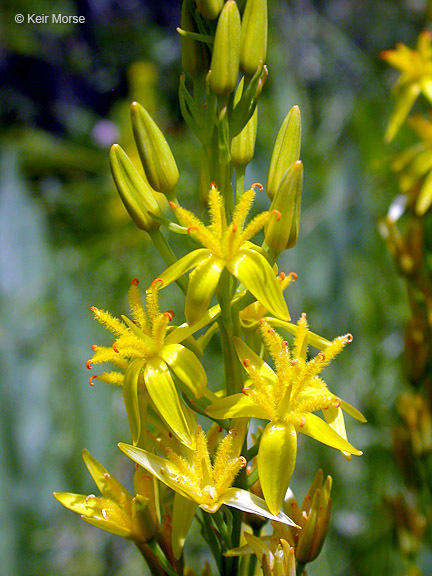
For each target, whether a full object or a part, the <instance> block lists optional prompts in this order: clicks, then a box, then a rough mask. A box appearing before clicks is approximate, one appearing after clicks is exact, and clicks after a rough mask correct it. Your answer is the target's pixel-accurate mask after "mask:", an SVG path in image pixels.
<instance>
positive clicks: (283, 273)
mask: <svg viewBox="0 0 432 576" xmlns="http://www.w3.org/2000/svg"><path fill="white" fill-rule="evenodd" d="M279 280H285V272H281V273H280V274H279Z"/></svg>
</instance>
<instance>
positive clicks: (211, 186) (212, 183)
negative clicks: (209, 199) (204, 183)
mask: <svg viewBox="0 0 432 576" xmlns="http://www.w3.org/2000/svg"><path fill="white" fill-rule="evenodd" d="M210 188H213V190H214V189H216V188H217V186H216V182H210Z"/></svg>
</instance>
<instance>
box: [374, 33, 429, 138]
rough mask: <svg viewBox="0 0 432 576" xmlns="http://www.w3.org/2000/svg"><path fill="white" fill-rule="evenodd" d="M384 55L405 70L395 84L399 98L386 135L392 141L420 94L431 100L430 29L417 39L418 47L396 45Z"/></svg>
mask: <svg viewBox="0 0 432 576" xmlns="http://www.w3.org/2000/svg"><path fill="white" fill-rule="evenodd" d="M381 57H382V58H383V59H384V60H386V61H387V62H388V63H389V64H390V65H391V66H393V67H394V68H397V69H398V70H400V71H401V72H402V74H401V75H400V77H399V79H398V81H397V83H396V86H395V92H396V94H397V101H396V106H395V109H394V110H393V113H392V115H391V118H390V121H389V124H388V127H387V131H386V135H385V138H386V140H387V141H391V140H393V138H394V136H395V135H396V133H397V131H398V130H399V128H400V127H401V125H402V124H403V122H404V120H405V118H406V117H407V115H408V113H409V111H410V110H411V108H412V106H413V104H414V102H415V101H416V99H417V97H418V96H419V94H420V93H422V94H423V95H424V96H425V97H426V98H427V99H428V100H429V101H430V102H432V47H431V35H430V32H428V31H427V30H425V31H423V32H421V34H419V36H418V39H417V49H416V50H412V49H411V48H408V46H405V44H401V43H400V44H397V46H396V48H395V49H394V50H385V51H384V52H382V53H381Z"/></svg>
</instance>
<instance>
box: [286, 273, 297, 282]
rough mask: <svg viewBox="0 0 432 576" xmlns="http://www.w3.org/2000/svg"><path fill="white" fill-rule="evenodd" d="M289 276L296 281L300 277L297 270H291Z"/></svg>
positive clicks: (292, 280)
mask: <svg viewBox="0 0 432 576" xmlns="http://www.w3.org/2000/svg"><path fill="white" fill-rule="evenodd" d="M288 276H289V277H290V278H291V282H295V281H296V280H297V278H298V276H297V274H296V273H295V272H290V273H289V274H288Z"/></svg>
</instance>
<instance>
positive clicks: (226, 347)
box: [217, 270, 243, 394]
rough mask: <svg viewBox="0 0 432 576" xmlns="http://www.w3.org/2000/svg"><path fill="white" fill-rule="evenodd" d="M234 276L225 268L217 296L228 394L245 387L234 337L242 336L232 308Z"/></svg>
mask: <svg viewBox="0 0 432 576" xmlns="http://www.w3.org/2000/svg"><path fill="white" fill-rule="evenodd" d="M231 281H232V277H231V276H230V274H229V273H228V272H227V271H226V270H224V271H223V273H222V276H221V279H220V281H219V286H218V290H217V296H218V299H219V304H220V307H221V315H220V317H219V319H218V324H219V331H220V335H221V342H222V353H223V358H224V367H225V380H226V388H227V394H235V393H236V392H240V391H241V390H242V388H243V371H242V367H241V365H240V362H239V360H238V358H237V354H236V352H235V348H234V346H233V337H234V336H240V333H239V323H238V318H237V321H234V320H233V315H232V308H231Z"/></svg>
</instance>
